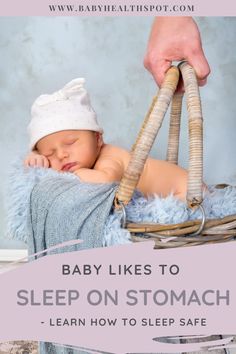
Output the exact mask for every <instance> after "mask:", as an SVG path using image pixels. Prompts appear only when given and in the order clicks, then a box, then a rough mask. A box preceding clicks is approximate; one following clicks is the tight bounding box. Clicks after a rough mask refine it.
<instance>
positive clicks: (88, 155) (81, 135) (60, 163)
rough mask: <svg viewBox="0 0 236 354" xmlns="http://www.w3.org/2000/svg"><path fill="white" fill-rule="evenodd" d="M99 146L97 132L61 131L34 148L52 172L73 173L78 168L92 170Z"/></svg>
mask: <svg viewBox="0 0 236 354" xmlns="http://www.w3.org/2000/svg"><path fill="white" fill-rule="evenodd" d="M101 146H102V137H101V135H100V134H99V133H97V132H93V131H89V130H63V131H61V132H57V133H53V134H50V135H48V136H46V137H44V138H42V139H41V140H39V142H38V143H37V145H36V148H37V151H38V152H39V153H40V154H41V155H44V156H46V157H47V159H48V160H49V163H50V167H52V168H53V169H54V170H57V171H64V172H74V171H76V170H78V169H79V168H93V166H94V164H95V162H96V159H97V157H98V155H99V153H100V148H101Z"/></svg>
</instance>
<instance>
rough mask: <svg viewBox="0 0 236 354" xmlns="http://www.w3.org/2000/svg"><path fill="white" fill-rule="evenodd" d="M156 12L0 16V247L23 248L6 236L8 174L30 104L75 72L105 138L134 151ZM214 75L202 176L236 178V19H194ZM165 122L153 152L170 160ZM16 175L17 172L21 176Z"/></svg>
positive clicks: (206, 98)
mask: <svg viewBox="0 0 236 354" xmlns="http://www.w3.org/2000/svg"><path fill="white" fill-rule="evenodd" d="M152 21H153V18H151V17H84V18H82V17H9V18H8V17H2V18H0V58H1V66H0V86H1V91H0V107H1V119H0V147H1V154H2V155H1V156H2V157H1V161H2V168H1V172H0V174H1V177H0V178H1V185H0V195H1V201H0V248H25V245H24V244H23V243H19V242H15V241H10V240H7V239H6V238H5V230H6V226H5V225H6V221H5V217H6V215H5V213H6V212H5V208H4V195H5V193H6V185H7V180H8V177H7V175H8V172H9V169H10V166H11V163H12V161H13V160H14V159H15V158H16V157H17V156H24V154H25V153H26V151H27V145H28V137H27V133H26V127H27V124H28V122H29V113H30V107H31V104H32V102H33V101H34V100H35V98H36V97H37V96H38V95H40V94H42V93H51V92H53V91H55V90H57V89H59V88H61V87H62V86H63V85H64V84H65V83H67V82H68V81H69V80H71V79H73V78H75V77H85V78H86V80H87V85H86V86H87V89H88V91H89V93H90V97H91V101H92V104H93V107H94V109H95V110H96V111H97V114H98V118H99V122H100V123H101V125H102V126H103V128H104V131H105V134H104V136H105V141H106V142H109V143H112V144H118V145H120V146H123V147H124V148H130V147H131V145H132V143H133V142H134V140H135V137H136V135H137V132H138V129H139V127H140V125H141V123H142V120H143V117H144V116H145V113H146V111H147V109H148V107H149V104H150V102H151V99H152V97H153V95H154V94H155V92H156V85H155V82H154V81H153V79H152V76H151V75H150V74H149V73H148V72H147V71H146V70H145V69H144V67H143V57H144V53H145V49H146V44H147V39H148V36H149V32H150V28H151V24H152ZM196 21H197V23H198V25H199V29H200V32H201V36H202V42H203V47H204V51H205V54H206V57H207V58H208V61H209V63H210V66H211V70H212V73H211V75H210V77H209V80H208V84H207V86H206V87H204V88H202V89H201V96H202V105H203V115H204V178H205V181H206V182H207V183H210V184H212V183H217V182H222V181H224V182H230V181H235V180H236V162H235V158H234V155H235V154H234V152H235V150H236V104H235V96H236V83H235V78H236V69H235V68H236V49H235V38H236V18H235V17H225V18H223V17H218V18H217V17H202V18H196ZM167 132H168V119H166V120H165V122H164V124H163V127H162V129H161V132H160V135H159V136H158V139H157V142H156V144H155V146H154V148H153V150H152V156H154V157H156V158H159V159H165V152H166V142H167ZM187 159H188V144H187V118H186V111H185V112H184V116H183V125H182V132H181V149H180V164H181V165H182V166H184V167H187ZM16 178H17V176H16Z"/></svg>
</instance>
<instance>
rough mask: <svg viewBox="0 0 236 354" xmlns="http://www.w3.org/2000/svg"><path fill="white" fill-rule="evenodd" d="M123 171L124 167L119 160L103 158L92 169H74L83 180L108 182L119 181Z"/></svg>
mask: <svg viewBox="0 0 236 354" xmlns="http://www.w3.org/2000/svg"><path fill="white" fill-rule="evenodd" d="M123 171H124V168H123V165H122V163H121V162H120V161H115V160H112V159H104V160H103V161H102V162H99V163H96V165H95V167H94V169H89V168H80V169H78V170H77V171H75V174H76V175H77V176H79V177H80V179H81V181H83V182H88V183H109V182H118V181H120V180H121V177H122V175H123Z"/></svg>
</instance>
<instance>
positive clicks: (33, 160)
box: [24, 151, 49, 168]
mask: <svg viewBox="0 0 236 354" xmlns="http://www.w3.org/2000/svg"><path fill="white" fill-rule="evenodd" d="M24 165H25V166H26V167H44V168H48V167H49V161H48V159H47V158H46V157H45V156H43V155H40V154H38V153H37V152H34V151H32V152H30V153H29V155H27V156H26V158H25V160H24Z"/></svg>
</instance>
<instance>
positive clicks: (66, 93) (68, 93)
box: [35, 78, 85, 106]
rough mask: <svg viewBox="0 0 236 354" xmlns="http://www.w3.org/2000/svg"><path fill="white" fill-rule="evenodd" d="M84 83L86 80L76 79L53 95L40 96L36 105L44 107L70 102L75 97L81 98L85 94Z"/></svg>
mask: <svg viewBox="0 0 236 354" xmlns="http://www.w3.org/2000/svg"><path fill="white" fill-rule="evenodd" d="M84 83H85V79H84V78H78V79H74V80H72V81H70V82H69V83H68V84H66V85H65V86H64V87H63V88H62V89H60V90H58V91H56V92H54V93H52V94H51V95H41V96H39V97H38V99H37V100H36V102H35V103H36V104H37V105H39V106H44V105H47V104H50V103H52V102H55V101H64V100H69V99H70V98H72V97H74V96H78V95H80V96H81V95H82V94H84V92H85V89H84Z"/></svg>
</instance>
